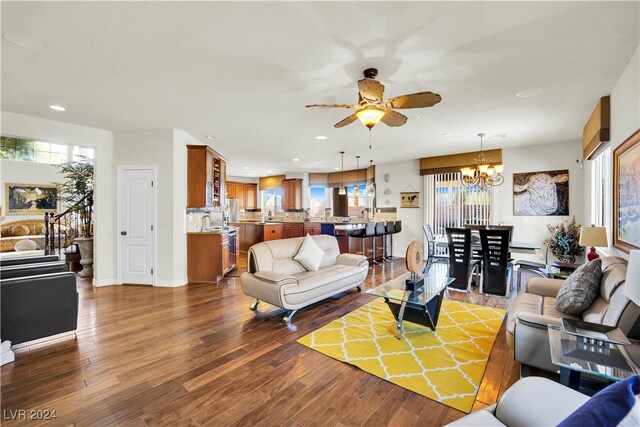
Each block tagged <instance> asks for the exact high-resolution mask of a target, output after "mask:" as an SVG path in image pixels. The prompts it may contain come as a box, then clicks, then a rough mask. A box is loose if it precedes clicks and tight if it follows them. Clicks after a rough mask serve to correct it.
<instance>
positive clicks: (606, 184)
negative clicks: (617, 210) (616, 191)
mask: <svg viewBox="0 0 640 427" xmlns="http://www.w3.org/2000/svg"><path fill="white" fill-rule="evenodd" d="M610 165H611V147H607V148H606V149H605V150H603V151H602V152H601V153H600V154H598V155H597V156H596V157H594V158H593V160H592V162H591V189H592V190H591V193H592V197H591V223H592V224H594V225H596V226H598V227H607V226H608V225H609V212H611V209H610V201H609V199H610V189H611V184H610V183H611V167H610ZM609 234H611V233H609Z"/></svg>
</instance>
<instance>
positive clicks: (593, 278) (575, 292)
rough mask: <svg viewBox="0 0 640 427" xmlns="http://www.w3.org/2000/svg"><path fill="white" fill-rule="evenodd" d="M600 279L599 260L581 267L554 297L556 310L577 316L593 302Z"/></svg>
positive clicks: (600, 262) (600, 261)
mask: <svg viewBox="0 0 640 427" xmlns="http://www.w3.org/2000/svg"><path fill="white" fill-rule="evenodd" d="M601 278H602V260H601V259H600V258H596V259H594V260H593V261H591V262H588V263H586V264H584V265H581V266H580V267H578V269H577V270H576V271H574V272H573V273H571V276H569V277H567V280H565V281H564V283H563V284H562V287H561V288H560V291H558V296H557V297H556V308H557V309H558V310H560V311H561V312H563V313H566V314H572V315H574V316H579V315H580V314H582V312H583V311H585V310H586V309H587V308H589V307H590V306H591V304H593V301H595V299H596V296H597V295H598V290H599V288H600V279H601Z"/></svg>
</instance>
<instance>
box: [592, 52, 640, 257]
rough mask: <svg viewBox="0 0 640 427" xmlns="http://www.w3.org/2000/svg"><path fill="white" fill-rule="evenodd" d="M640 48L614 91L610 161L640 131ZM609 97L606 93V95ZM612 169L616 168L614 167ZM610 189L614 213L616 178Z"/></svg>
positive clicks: (609, 227) (617, 253)
mask: <svg viewBox="0 0 640 427" xmlns="http://www.w3.org/2000/svg"><path fill="white" fill-rule="evenodd" d="M639 52H640V48H638V49H637V50H636V52H635V53H634V55H633V56H632V57H631V60H630V61H629V65H627V68H626V69H625V70H624V71H623V72H622V74H621V75H620V79H619V80H618V82H617V83H616V84H615V86H614V87H613V89H612V90H611V128H610V134H609V136H610V142H609V144H610V146H611V149H612V156H611V159H612V161H613V150H615V149H616V147H618V146H619V145H620V144H622V143H623V142H624V141H625V140H626V139H627V138H628V137H629V136H631V134H632V133H634V132H635V131H636V130H638V129H639V128H640V53H639ZM604 95H606V94H603V96H604ZM590 163H591V162H585V164H586V165H587V166H588V167H585V169H586V170H587V173H586V174H585V179H584V183H583V185H584V193H585V202H584V203H585V212H588V213H589V214H590V207H591V195H592V194H593V189H592V187H591V174H590V171H589V169H590V166H591V164H590ZM611 169H612V170H613V166H612V167H611ZM610 182H611V186H610V189H609V191H608V193H607V194H606V196H607V200H606V202H607V206H608V207H609V208H610V209H611V210H613V209H614V206H613V189H612V187H613V176H612V175H611V176H610ZM612 221H613V215H611V218H610V220H609V221H608V222H609V223H608V224H607V233H608V235H609V242H610V243H613V223H612ZM609 254H610V255H612V256H619V257H623V258H628V255H627V254H626V253H625V252H623V251H620V250H618V249H615V248H613V247H610V248H609Z"/></svg>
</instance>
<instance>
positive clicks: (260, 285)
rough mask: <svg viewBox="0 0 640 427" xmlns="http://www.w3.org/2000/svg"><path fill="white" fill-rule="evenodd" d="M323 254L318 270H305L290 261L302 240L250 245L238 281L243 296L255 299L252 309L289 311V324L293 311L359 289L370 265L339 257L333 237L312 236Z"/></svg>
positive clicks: (351, 257)
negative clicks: (260, 305) (261, 306)
mask: <svg viewBox="0 0 640 427" xmlns="http://www.w3.org/2000/svg"><path fill="white" fill-rule="evenodd" d="M312 238H313V241H314V242H315V243H316V244H317V245H318V246H319V247H320V249H322V250H323V251H324V256H323V258H322V262H321V263H320V267H319V269H318V271H307V270H306V269H305V268H304V267H303V266H302V265H301V264H300V263H298V262H297V261H296V260H294V259H293V258H294V257H295V256H296V254H297V253H298V250H299V249H300V246H301V245H302V242H303V240H304V238H303V237H298V238H293V239H282V240H270V241H266V242H262V243H258V244H257V245H253V246H252V247H251V248H250V249H249V252H248V255H247V272H246V273H243V274H242V276H241V278H240V281H241V283H242V290H243V291H244V293H245V294H247V295H249V296H251V297H254V298H255V299H256V301H255V303H254V304H253V306H252V307H251V309H252V310H255V309H256V308H257V305H258V302H260V301H265V302H268V303H269V304H272V305H275V306H277V307H281V308H284V309H286V310H289V313H288V314H287V316H286V317H285V318H284V321H285V322H286V323H289V322H290V321H291V318H292V317H293V315H294V314H295V312H296V311H297V310H298V309H300V308H303V307H306V306H308V305H310V304H313V303H315V302H318V301H322V300H323V299H325V298H328V297H330V296H332V295H335V294H337V293H340V292H344V291H346V290H347V289H350V288H353V287H356V288H358V290H361V286H362V282H363V281H364V279H365V278H366V277H367V272H368V270H369V263H368V261H367V258H366V257H364V256H361V255H353V254H340V250H339V248H338V241H337V240H336V238H335V237H333V236H327V235H319V236H312Z"/></svg>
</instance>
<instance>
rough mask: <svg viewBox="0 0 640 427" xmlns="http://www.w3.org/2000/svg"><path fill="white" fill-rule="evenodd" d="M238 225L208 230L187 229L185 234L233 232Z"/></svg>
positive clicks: (236, 229) (236, 230)
mask: <svg viewBox="0 0 640 427" xmlns="http://www.w3.org/2000/svg"><path fill="white" fill-rule="evenodd" d="M238 230H239V228H238V227H234V226H231V227H228V228H214V229H211V230H209V231H187V234H229V233H233V232H236V233H237V232H238Z"/></svg>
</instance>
